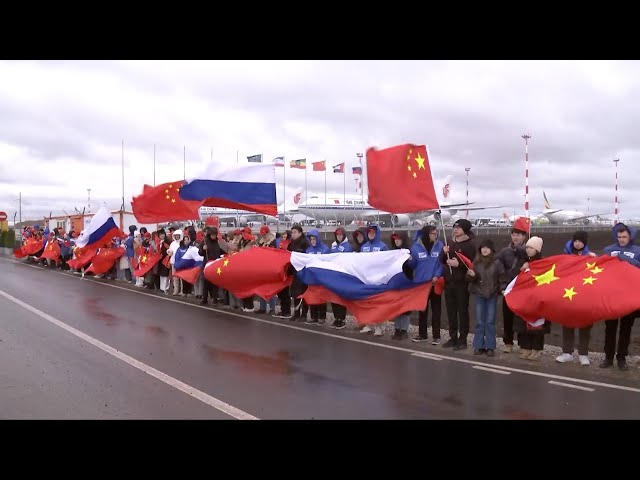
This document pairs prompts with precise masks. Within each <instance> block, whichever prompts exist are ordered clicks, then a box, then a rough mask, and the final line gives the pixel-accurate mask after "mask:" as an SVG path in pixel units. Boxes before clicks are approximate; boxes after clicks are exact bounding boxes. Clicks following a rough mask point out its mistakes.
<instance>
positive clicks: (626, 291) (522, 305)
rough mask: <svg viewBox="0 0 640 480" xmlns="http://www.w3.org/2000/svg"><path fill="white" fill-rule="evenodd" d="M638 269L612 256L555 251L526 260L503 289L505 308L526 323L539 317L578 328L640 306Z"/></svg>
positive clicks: (639, 276) (632, 310)
mask: <svg viewBox="0 0 640 480" xmlns="http://www.w3.org/2000/svg"><path fill="white" fill-rule="evenodd" d="M635 286H640V268H636V267H634V266H633V265H630V264H629V263H627V262H623V261H621V260H619V259H618V258H616V257H610V256H602V257H588V258H585V257H582V256H577V255H554V256H552V257H548V258H544V259H542V260H536V261H534V262H531V263H530V264H529V270H528V271H526V272H522V273H520V274H519V275H518V276H517V277H516V278H515V279H514V280H513V281H512V282H511V283H510V284H509V286H508V287H507V289H506V290H505V301H506V302H507V304H508V305H509V308H510V309H511V310H512V311H513V312H514V313H515V314H516V315H518V316H520V317H522V319H523V320H525V321H526V322H528V323H533V324H535V322H536V320H540V319H541V318H544V319H547V320H549V321H551V322H555V323H559V324H561V325H562V326H564V327H569V328H582V327H586V326H589V325H592V324H594V323H595V322H597V321H600V320H610V319H614V318H618V317H622V316H624V315H627V314H629V313H631V312H634V311H636V310H640V295H637V294H635V293H634V292H635V290H634V288H635Z"/></svg>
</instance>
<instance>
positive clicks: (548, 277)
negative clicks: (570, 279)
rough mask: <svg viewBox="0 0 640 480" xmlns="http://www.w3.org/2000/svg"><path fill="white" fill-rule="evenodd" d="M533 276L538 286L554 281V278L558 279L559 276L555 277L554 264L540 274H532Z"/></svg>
mask: <svg viewBox="0 0 640 480" xmlns="http://www.w3.org/2000/svg"><path fill="white" fill-rule="evenodd" d="M533 278H535V279H536V282H538V285H537V286H538V287H539V286H540V285H549V284H551V282H555V281H556V280H560V278H559V277H556V264H555V263H554V264H553V267H551V268H550V269H549V270H548V271H547V272H544V273H543V274H542V275H534V276H533Z"/></svg>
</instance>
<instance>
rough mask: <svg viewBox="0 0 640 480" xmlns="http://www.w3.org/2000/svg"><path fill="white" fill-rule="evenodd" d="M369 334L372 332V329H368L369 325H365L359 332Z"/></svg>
mask: <svg viewBox="0 0 640 480" xmlns="http://www.w3.org/2000/svg"><path fill="white" fill-rule="evenodd" d="M369 332H373V329H372V328H371V327H369V325H365V326H364V328H363V329H362V330H360V333H369Z"/></svg>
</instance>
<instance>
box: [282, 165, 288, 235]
mask: <svg viewBox="0 0 640 480" xmlns="http://www.w3.org/2000/svg"><path fill="white" fill-rule="evenodd" d="M282 168H283V169H284V172H283V175H284V178H283V185H282V189H283V193H282V196H283V197H284V203H283V204H282V208H283V210H284V212H283V214H282V219H283V220H284V226H285V230H286V229H287V164H286V163H285V161H284V157H282Z"/></svg>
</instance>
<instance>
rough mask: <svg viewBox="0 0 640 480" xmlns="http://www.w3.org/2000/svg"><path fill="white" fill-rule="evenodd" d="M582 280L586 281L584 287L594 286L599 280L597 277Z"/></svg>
mask: <svg viewBox="0 0 640 480" xmlns="http://www.w3.org/2000/svg"><path fill="white" fill-rule="evenodd" d="M582 280H584V283H583V284H582V285H587V284H589V285H593V282H595V281H596V280H598V279H597V278H595V277H589V278H583V279H582Z"/></svg>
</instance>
